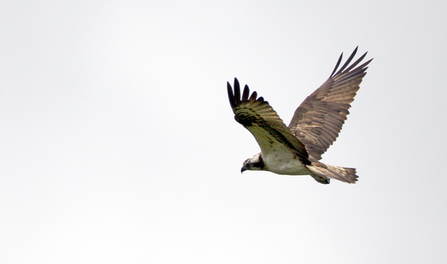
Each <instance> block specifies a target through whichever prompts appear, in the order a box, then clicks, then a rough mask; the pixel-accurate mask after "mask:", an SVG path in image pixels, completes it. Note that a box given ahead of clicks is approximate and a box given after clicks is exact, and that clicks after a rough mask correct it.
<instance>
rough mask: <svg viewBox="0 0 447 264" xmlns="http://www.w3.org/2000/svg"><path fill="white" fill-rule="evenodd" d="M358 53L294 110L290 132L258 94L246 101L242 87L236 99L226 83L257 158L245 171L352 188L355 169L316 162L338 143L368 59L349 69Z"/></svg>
mask: <svg viewBox="0 0 447 264" xmlns="http://www.w3.org/2000/svg"><path fill="white" fill-rule="evenodd" d="M356 53H357V48H356V49H355V50H354V51H353V52H352V54H351V56H349V58H348V59H347V60H346V62H345V63H344V64H343V66H341V68H340V69H339V66H340V64H341V61H342V58H343V53H342V54H341V55H340V58H339V59H338V61H337V64H336V65H335V68H334V70H333V71H332V73H331V75H330V76H329V78H328V79H327V80H326V82H324V83H323V85H321V86H320V87H319V88H318V89H317V90H315V91H314V92H313V93H312V94H311V95H309V96H308V97H307V98H306V99H305V100H304V101H303V102H302V103H301V105H300V106H299V107H298V108H297V109H296V111H295V114H294V115H293V117H292V120H291V122H290V124H289V126H286V125H285V124H284V122H283V121H282V120H281V118H280V117H279V116H278V114H277V113H276V112H275V110H273V108H272V107H271V106H270V104H269V103H268V102H267V101H265V100H264V98H263V97H258V95H257V92H253V93H252V94H251V95H250V89H249V88H248V86H247V85H245V87H244V90H243V91H242V94H241V88H240V85H239V81H238V80H237V79H236V78H235V79H234V89H233V88H232V87H231V85H230V83H227V89H228V98H229V100H230V105H231V108H232V109H233V112H234V115H235V116H234V117H235V119H236V121H237V122H239V123H240V124H241V125H243V126H244V127H245V128H246V129H248V130H249V131H250V132H251V133H252V134H253V136H254V137H255V139H256V141H257V142H258V144H259V146H260V148H261V152H260V153H258V154H256V155H254V156H253V157H252V158H249V159H247V160H246V161H244V163H243V166H242V169H241V172H243V171H245V170H265V171H271V172H274V173H277V174H284V175H310V176H312V177H313V178H314V179H315V180H316V181H318V182H320V183H323V184H328V183H329V181H330V179H331V178H334V179H337V180H340V181H343V182H347V183H355V182H356V181H357V178H358V176H357V175H356V170H355V169H354V168H344V167H338V166H332V165H327V164H324V163H321V162H319V160H320V159H321V155H322V154H323V153H324V152H326V150H327V149H328V148H329V146H330V145H332V143H333V142H334V141H335V140H336V139H337V137H338V134H339V133H340V130H341V128H342V126H343V124H344V122H345V120H346V117H347V115H348V114H349V111H348V109H349V108H350V107H351V105H350V103H352V101H354V97H355V95H356V93H357V91H358V90H359V88H360V86H359V85H360V83H361V82H362V79H363V77H364V76H365V75H366V69H367V68H368V67H367V66H368V64H369V63H370V62H371V61H372V59H370V60H368V61H366V62H364V63H362V61H363V59H364V58H365V56H366V54H367V53H365V54H363V55H362V56H360V58H358V59H357V60H356V61H355V62H353V63H351V61H352V60H353V58H354V57H355V54H356Z"/></svg>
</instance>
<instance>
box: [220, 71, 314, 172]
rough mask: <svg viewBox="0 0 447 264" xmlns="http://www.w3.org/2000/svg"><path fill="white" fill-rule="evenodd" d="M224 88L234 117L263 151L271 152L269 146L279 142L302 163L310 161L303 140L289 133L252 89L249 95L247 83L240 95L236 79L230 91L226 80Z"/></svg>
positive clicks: (279, 119) (266, 103)
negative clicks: (226, 89) (226, 90)
mask: <svg viewBox="0 0 447 264" xmlns="http://www.w3.org/2000/svg"><path fill="white" fill-rule="evenodd" d="M227 88H228V98H229V99H230V105H231V108H232V109H233V112H234V115H235V116H234V118H235V119H236V121H237V122H239V123H240V124H242V125H243V126H244V127H245V128H246V129H248V130H249V131H250V132H251V133H252V134H253V136H254V137H255V139H256V141H257V142H258V144H259V146H260V147H261V151H262V153H263V154H267V153H269V152H270V151H274V149H273V146H278V145H281V146H284V147H285V148H287V149H288V150H289V151H291V152H292V153H294V154H295V155H296V156H297V157H298V158H299V159H300V160H301V162H303V163H304V164H310V162H309V161H308V154H307V152H306V148H305V147H304V145H303V143H301V142H300V141H299V139H298V138H297V137H295V136H294V135H293V133H292V131H290V129H289V128H288V127H287V126H286V125H285V124H284V122H283V121H282V120H281V118H279V116H278V114H277V113H276V112H275V110H273V108H272V107H271V106H270V105H269V103H268V102H267V101H264V98H262V97H259V98H257V93H256V92H253V93H252V94H251V95H250V96H249V94H250V89H249V88H248V86H247V85H245V88H244V91H243V94H242V98H241V91H240V87H239V81H238V80H237V79H236V78H235V79H234V93H233V89H232V88H231V85H230V83H227ZM278 143H280V144H278Z"/></svg>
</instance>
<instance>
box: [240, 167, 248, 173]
mask: <svg viewBox="0 0 447 264" xmlns="http://www.w3.org/2000/svg"><path fill="white" fill-rule="evenodd" d="M246 170H247V169H246V168H245V166H244V167H242V168H241V174H242V173H243V172H244V171H246Z"/></svg>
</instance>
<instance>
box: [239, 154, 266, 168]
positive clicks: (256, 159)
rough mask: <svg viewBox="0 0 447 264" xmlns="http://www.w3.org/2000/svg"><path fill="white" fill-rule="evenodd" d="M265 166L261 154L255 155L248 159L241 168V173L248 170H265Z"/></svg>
mask: <svg viewBox="0 0 447 264" xmlns="http://www.w3.org/2000/svg"><path fill="white" fill-rule="evenodd" d="M264 168H265V164H264V161H263V160H262V157H261V153H258V154H256V155H254V156H253V157H251V158H249V159H246V160H245V161H244V164H243V165H242V168H241V173H242V172H244V171H246V170H264Z"/></svg>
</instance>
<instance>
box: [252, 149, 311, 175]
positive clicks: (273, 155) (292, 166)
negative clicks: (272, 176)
mask: <svg viewBox="0 0 447 264" xmlns="http://www.w3.org/2000/svg"><path fill="white" fill-rule="evenodd" d="M261 155H262V159H263V161H264V164H265V166H266V170H268V171H271V172H274V173H277V174H283V175H309V174H310V171H309V169H307V168H306V167H304V166H303V164H302V163H301V161H300V160H299V159H298V157H296V156H295V155H294V154H292V153H290V152H280V151H276V152H270V153H267V154H264V153H262V154H261Z"/></svg>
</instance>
